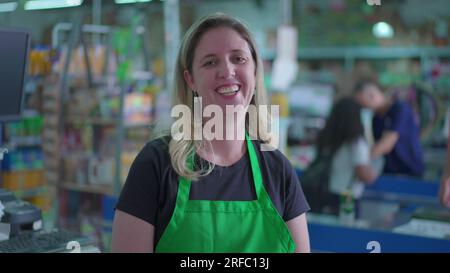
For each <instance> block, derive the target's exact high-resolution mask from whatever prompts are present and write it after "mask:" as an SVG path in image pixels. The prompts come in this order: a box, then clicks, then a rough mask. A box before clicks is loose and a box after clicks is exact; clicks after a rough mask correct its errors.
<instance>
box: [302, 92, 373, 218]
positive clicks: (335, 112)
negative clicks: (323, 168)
mask: <svg viewBox="0 0 450 273" xmlns="http://www.w3.org/2000/svg"><path fill="white" fill-rule="evenodd" d="M317 153H318V158H323V159H326V158H328V159H329V160H331V164H330V167H329V168H330V169H329V177H328V193H329V195H328V198H326V199H328V200H323V201H322V202H327V203H328V204H327V205H328V206H329V207H330V209H331V211H330V212H332V213H336V212H337V211H338V208H339V196H341V195H342V194H344V193H347V192H350V193H352V195H353V196H354V198H356V199H359V198H360V197H361V195H362V192H363V190H364V184H365V183H372V182H373V181H374V180H375V179H376V172H375V170H374V169H373V168H372V167H371V165H370V148H369V145H368V143H367V142H366V140H365V138H364V127H363V124H362V122H361V107H360V106H359V104H358V103H357V102H356V101H355V100H354V99H353V98H351V97H344V98H341V99H340V100H338V101H337V102H336V103H335V104H334V106H333V109H332V110H331V113H330V115H329V116H328V119H327V121H326V124H325V127H324V128H323V129H322V130H321V131H320V132H319V135H318V139H317ZM317 182H319V181H317ZM319 183H323V181H320V182H319ZM307 197H308V199H310V198H311V199H312V198H317V197H315V196H307ZM311 207H312V206H311Z"/></svg>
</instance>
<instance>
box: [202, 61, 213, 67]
mask: <svg viewBox="0 0 450 273" xmlns="http://www.w3.org/2000/svg"><path fill="white" fill-rule="evenodd" d="M215 63H216V62H215V61H214V60H209V61H206V62H205V63H203V66H211V65H213V64H215Z"/></svg>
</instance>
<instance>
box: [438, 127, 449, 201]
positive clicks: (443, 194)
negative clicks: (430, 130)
mask: <svg viewBox="0 0 450 273" xmlns="http://www.w3.org/2000/svg"><path fill="white" fill-rule="evenodd" d="M449 133H450V129H449ZM439 200H440V201H441V204H442V205H444V206H446V207H447V208H449V209H450V134H449V136H448V142H447V160H446V163H445V166H444V174H443V175H442V178H441V187H440V189H439Z"/></svg>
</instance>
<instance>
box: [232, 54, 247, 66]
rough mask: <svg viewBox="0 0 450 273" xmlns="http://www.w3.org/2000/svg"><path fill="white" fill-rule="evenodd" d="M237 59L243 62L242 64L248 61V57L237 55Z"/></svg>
mask: <svg viewBox="0 0 450 273" xmlns="http://www.w3.org/2000/svg"><path fill="white" fill-rule="evenodd" d="M235 60H236V61H237V62H238V63H241V64H243V63H245V62H246V61H247V59H246V58H245V57H242V56H236V57H235Z"/></svg>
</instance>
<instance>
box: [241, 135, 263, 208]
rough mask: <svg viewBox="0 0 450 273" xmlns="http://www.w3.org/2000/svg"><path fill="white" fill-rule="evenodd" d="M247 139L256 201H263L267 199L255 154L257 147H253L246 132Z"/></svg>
mask: <svg viewBox="0 0 450 273" xmlns="http://www.w3.org/2000/svg"><path fill="white" fill-rule="evenodd" d="M245 139H246V141H247V150H248V154H249V156H250V165H251V167H252V174H253V184H254V185H255V192H256V199H258V200H261V198H264V197H265V194H264V193H265V190H264V186H263V183H262V181H263V180H262V176H261V169H260V168H259V162H258V156H257V155H256V152H255V147H254V146H253V143H252V141H251V140H250V137H249V136H248V134H247V132H245Z"/></svg>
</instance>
